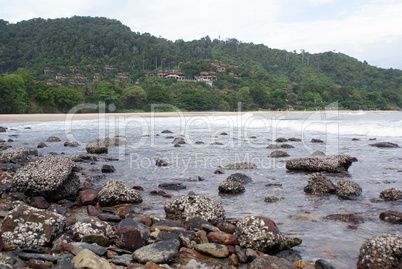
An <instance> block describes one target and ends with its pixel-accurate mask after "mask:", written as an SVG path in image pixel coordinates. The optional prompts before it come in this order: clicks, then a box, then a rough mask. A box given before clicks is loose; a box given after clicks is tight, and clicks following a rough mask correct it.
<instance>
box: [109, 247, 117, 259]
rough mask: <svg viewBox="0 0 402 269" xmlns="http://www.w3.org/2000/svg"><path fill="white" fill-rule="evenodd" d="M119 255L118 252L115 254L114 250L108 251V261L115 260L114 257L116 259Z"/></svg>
mask: <svg viewBox="0 0 402 269" xmlns="http://www.w3.org/2000/svg"><path fill="white" fill-rule="evenodd" d="M118 255H119V254H117V253H116V252H114V251H113V250H110V249H108V250H106V257H107V258H108V259H111V258H113V257H115V256H118Z"/></svg>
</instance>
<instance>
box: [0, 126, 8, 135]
mask: <svg viewBox="0 0 402 269" xmlns="http://www.w3.org/2000/svg"><path fill="white" fill-rule="evenodd" d="M7 129H8V128H6V127H2V126H0V133H5V132H7Z"/></svg>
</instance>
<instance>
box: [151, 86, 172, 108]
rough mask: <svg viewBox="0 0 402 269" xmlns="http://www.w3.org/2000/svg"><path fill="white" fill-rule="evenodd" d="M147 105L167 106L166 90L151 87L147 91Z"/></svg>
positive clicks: (168, 100) (160, 87) (168, 98)
mask: <svg viewBox="0 0 402 269" xmlns="http://www.w3.org/2000/svg"><path fill="white" fill-rule="evenodd" d="M147 98H148V104H167V103H169V102H170V97H169V95H168V94H167V92H166V90H165V89H164V88H163V87H162V86H159V85H155V86H151V87H149V88H148V89H147Z"/></svg>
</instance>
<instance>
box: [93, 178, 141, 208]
mask: <svg viewBox="0 0 402 269" xmlns="http://www.w3.org/2000/svg"><path fill="white" fill-rule="evenodd" d="M98 201H99V204H101V205H102V206H113V205H118V204H124V203H141V202H142V197H141V195H140V193H139V192H138V191H136V190H134V189H131V188H129V187H127V186H126V185H125V184H124V183H123V182H121V181H120V180H115V179H110V180H109V181H107V182H106V183H105V184H104V185H103V187H102V189H101V190H100V191H99V193H98Z"/></svg>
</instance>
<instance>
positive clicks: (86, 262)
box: [71, 249, 112, 269]
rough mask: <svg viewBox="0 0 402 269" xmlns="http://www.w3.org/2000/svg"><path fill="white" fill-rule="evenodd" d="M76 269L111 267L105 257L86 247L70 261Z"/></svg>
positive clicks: (109, 268) (106, 268) (107, 268)
mask: <svg viewBox="0 0 402 269" xmlns="http://www.w3.org/2000/svg"><path fill="white" fill-rule="evenodd" d="M71 263H72V264H73V265H74V268H76V269H85V268H93V269H112V267H111V266H110V264H109V262H108V261H107V260H106V259H105V258H101V257H99V256H98V255H96V254H95V253H93V252H92V251H90V250H88V249H83V250H81V251H80V252H79V253H78V254H77V256H75V257H74V259H73V260H72V261H71Z"/></svg>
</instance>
